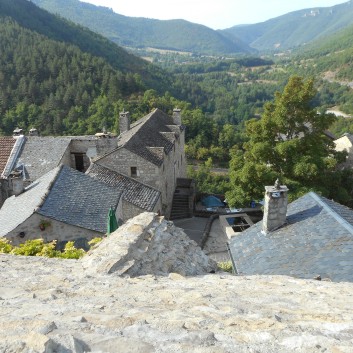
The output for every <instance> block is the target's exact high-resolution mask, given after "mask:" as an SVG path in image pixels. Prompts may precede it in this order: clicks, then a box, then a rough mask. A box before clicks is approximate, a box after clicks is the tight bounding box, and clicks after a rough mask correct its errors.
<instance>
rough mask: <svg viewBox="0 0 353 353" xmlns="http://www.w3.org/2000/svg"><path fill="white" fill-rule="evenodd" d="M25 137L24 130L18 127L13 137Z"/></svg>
mask: <svg viewBox="0 0 353 353" xmlns="http://www.w3.org/2000/svg"><path fill="white" fill-rule="evenodd" d="M21 135H23V130H22V129H20V128H19V127H16V129H15V130H14V131H13V136H21Z"/></svg>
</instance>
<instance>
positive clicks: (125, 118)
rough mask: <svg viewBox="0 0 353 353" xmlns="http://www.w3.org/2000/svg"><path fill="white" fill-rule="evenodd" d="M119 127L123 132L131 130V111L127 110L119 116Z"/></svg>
mask: <svg viewBox="0 0 353 353" xmlns="http://www.w3.org/2000/svg"><path fill="white" fill-rule="evenodd" d="M119 129H120V133H121V134H122V133H123V132H125V131H129V130H130V113H129V112H126V111H125V110H123V111H122V112H121V113H120V116H119Z"/></svg>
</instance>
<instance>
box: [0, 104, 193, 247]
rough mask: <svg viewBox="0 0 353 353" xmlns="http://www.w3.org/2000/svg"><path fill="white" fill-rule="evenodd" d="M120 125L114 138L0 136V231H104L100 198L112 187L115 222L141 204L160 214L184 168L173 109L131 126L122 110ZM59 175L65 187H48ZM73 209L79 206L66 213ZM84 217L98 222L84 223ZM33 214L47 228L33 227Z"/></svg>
mask: <svg viewBox="0 0 353 353" xmlns="http://www.w3.org/2000/svg"><path fill="white" fill-rule="evenodd" d="M120 127H121V134H120V135H119V137H112V136H109V135H107V134H103V133H101V134H96V136H78V137H76V136H75V137H72V136H67V137H66V136H64V137H40V136H24V135H23V134H22V133H23V131H22V130H20V129H17V130H16V131H15V132H14V134H16V136H14V137H7V138H5V137H0V145H1V143H2V144H3V145H4V146H6V148H4V149H3V151H2V153H1V154H0V161H1V164H0V167H1V168H2V174H1V175H2V179H1V183H2V194H1V195H2V202H3V201H5V199H7V201H6V202H5V203H4V204H3V206H2V208H1V209H0V228H2V229H1V231H0V236H5V237H7V238H9V239H11V240H12V241H13V242H14V243H20V242H24V241H25V240H27V239H31V238H33V237H39V236H41V237H43V238H45V240H47V241H50V240H52V239H58V240H60V241H61V240H63V241H64V240H69V238H70V239H73V238H88V239H89V238H92V237H94V236H97V234H100V235H101V234H104V232H105V229H103V228H104V227H105V223H106V220H105V218H104V217H106V216H107V214H108V213H107V207H108V205H107V204H106V202H108V200H110V201H111V198H110V197H108V196H107V195H108V194H109V191H113V190H114V192H112V195H115V196H114V197H115V198H118V197H119V202H118V203H117V204H114V202H113V204H114V207H117V210H118V211H117V212H118V216H119V219H120V220H121V221H126V220H127V219H129V218H131V217H134V216H136V215H138V214H140V213H141V212H145V211H148V212H155V213H158V214H163V215H166V216H167V217H168V216H169V214H170V210H171V206H172V201H173V195H174V191H175V189H176V186H177V181H180V180H183V179H182V178H184V177H185V175H186V160H185V153H184V144H185V142H184V127H183V126H182V125H181V116H180V110H178V109H176V110H175V111H174V115H173V117H170V116H168V115H167V114H165V113H163V112H162V111H160V110H158V109H156V110H154V111H153V112H152V113H150V114H148V115H146V116H145V117H143V118H142V119H140V120H138V121H137V122H135V123H134V124H131V127H130V119H129V114H128V113H125V112H123V113H121V114H120ZM62 166H65V167H62ZM58 168H59V169H58ZM75 170H76V171H75ZM79 172H85V173H86V174H84V173H79ZM80 175H81V176H80ZM62 179H64V180H65V183H64V184H65V186H66V187H63V188H62V189H61V193H62V194H56V190H58V187H59V186H60V185H61V184H60V182H61V181H62ZM79 180H81V182H82V185H81V186H80V185H79ZM53 184H54V185H55V188H52V185H53ZM83 186H84V187H83ZM100 189H101V190H103V191H104V192H103V191H102V195H100V194H99V197H98V195H97V193H99V190H100ZM32 194H33V195H32ZM53 195H56V198H54V196H53ZM73 195H75V197H74V196H73ZM103 195H106V198H104V197H103ZM11 196H12V197H11ZM59 196H60V197H59ZM102 198H103V199H102ZM44 199H45V202H44V204H42V203H41V202H40V200H44ZM96 199H97V200H101V201H102V205H105V206H104V207H101V206H100V204H99V202H93V201H94V200H96ZM89 200H91V201H92V202H90V201H89ZM83 205H84V206H83ZM85 207H86V209H87V211H84V208H85ZM25 209H26V210H27V211H25ZM75 209H78V210H80V212H81V213H80V212H78V213H77V218H75V219H74V220H72V219H71V218H70V217H69V216H70V215H71V214H73V215H74V214H76V213H75V212H76V211H75ZM108 209H109V207H108ZM64 211H65V212H67V213H66V215H65V216H63V213H62V212H64ZM79 214H80V217H83V219H85V222H84V223H83V224H81V223H80V222H79V220H78V218H79ZM103 215H104V217H103ZM8 217H9V219H10V222H7V221H6V219H7V218H8ZM89 217H91V218H92V219H93V218H95V219H96V222H99V223H100V224H101V226H100V227H98V225H97V224H96V225H95V226H94V227H92V226H91V225H90V222H91V221H90V220H89ZM47 218H48V219H47ZM103 218H104V219H103ZM41 220H43V222H50V224H51V227H49V228H48V230H47V231H45V232H41V233H38V224H39V223H40V221H41ZM58 222H59V223H58ZM92 222H93V221H92ZM19 234H20V235H19ZM23 234H25V235H24V236H22V235H23Z"/></svg>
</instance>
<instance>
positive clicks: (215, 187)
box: [187, 158, 229, 194]
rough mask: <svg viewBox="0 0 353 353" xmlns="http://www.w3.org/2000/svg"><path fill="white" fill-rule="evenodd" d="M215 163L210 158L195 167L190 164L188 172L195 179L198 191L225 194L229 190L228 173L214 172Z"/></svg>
mask: <svg viewBox="0 0 353 353" xmlns="http://www.w3.org/2000/svg"><path fill="white" fill-rule="evenodd" d="M212 168H213V163H212V159H211V158H209V159H208V160H207V161H206V162H205V163H201V164H199V165H198V166H197V168H196V169H195V168H194V167H193V166H189V167H188V170H187V174H188V177H189V178H192V179H195V181H196V185H197V191H198V192H201V193H207V194H224V193H225V192H226V191H227V190H228V187H229V186H228V185H229V179H228V176H226V175H221V174H216V173H214V172H212Z"/></svg>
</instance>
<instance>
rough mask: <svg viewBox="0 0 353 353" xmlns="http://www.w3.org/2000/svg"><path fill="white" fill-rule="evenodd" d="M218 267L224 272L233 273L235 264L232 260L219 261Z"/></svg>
mask: <svg viewBox="0 0 353 353" xmlns="http://www.w3.org/2000/svg"><path fill="white" fill-rule="evenodd" d="M217 265H218V268H219V269H220V270H222V271H224V272H229V273H233V266H232V263H231V261H226V262H218V264H217Z"/></svg>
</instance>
